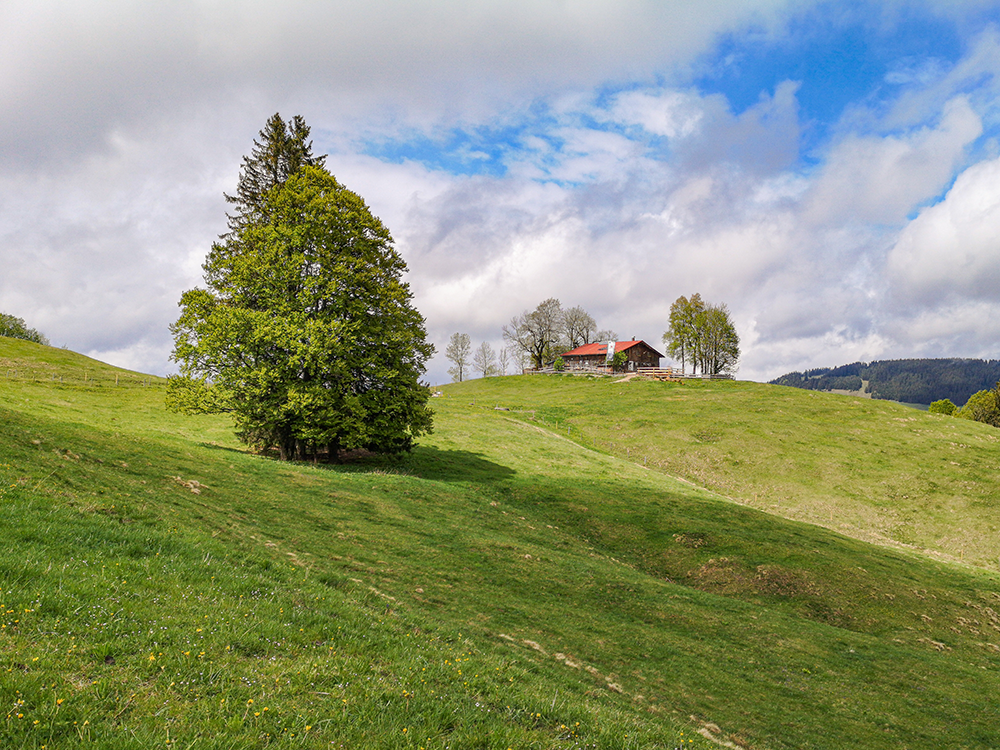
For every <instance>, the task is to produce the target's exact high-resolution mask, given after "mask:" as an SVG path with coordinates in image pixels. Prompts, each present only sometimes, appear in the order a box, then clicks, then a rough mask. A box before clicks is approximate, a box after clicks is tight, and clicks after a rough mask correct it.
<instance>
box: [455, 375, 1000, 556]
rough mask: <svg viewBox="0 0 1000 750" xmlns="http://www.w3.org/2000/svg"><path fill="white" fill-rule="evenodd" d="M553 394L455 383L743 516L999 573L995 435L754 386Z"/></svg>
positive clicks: (873, 406)
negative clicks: (754, 514) (709, 493)
mask: <svg viewBox="0 0 1000 750" xmlns="http://www.w3.org/2000/svg"><path fill="white" fill-rule="evenodd" d="M560 381H561V382H560ZM555 382H558V383H559V385H558V387H554V383H553V378H552V377H549V378H548V379H546V378H538V377H535V378H488V379H485V380H474V381H471V382H468V383H463V384H462V389H461V392H462V394H463V395H465V396H467V397H468V398H470V399H479V401H480V402H481V403H484V404H488V405H490V406H493V405H496V404H499V405H502V406H504V407H510V408H512V409H514V410H515V411H516V412H518V417H519V418H523V419H529V420H535V421H536V422H537V423H539V424H544V425H545V426H547V427H548V428H550V429H555V430H558V431H559V432H560V434H562V435H568V436H569V437H570V438H571V439H573V440H576V441H577V442H580V443H581V444H583V445H585V446H587V447H593V448H595V449H597V450H599V451H601V452H605V453H608V454H611V455H616V456H619V457H621V458H627V459H629V460H631V461H634V462H638V463H644V465H646V466H648V467H649V468H651V469H656V470H659V471H662V472H665V473H667V474H670V475H673V476H677V477H680V478H683V479H687V480H689V481H691V482H693V483H695V484H697V485H699V486H704V487H707V488H710V489H712V490H714V491H716V492H718V493H720V494H723V495H725V496H727V497H730V498H732V499H734V500H736V501H738V502H740V503H742V504H744V505H748V506H751V507H756V508H759V509H761V510H766V511H768V512H770V513H777V514H779V515H782V516H784V517H786V518H790V519H794V520H800V521H806V522H808V523H811V524H817V525H820V526H825V527H828V528H831V529H834V530H836V531H838V532H841V533H844V534H848V535H850V536H854V537H857V538H859V539H863V540H867V541H873V542H876V543H879V544H894V545H897V546H905V547H908V548H911V549H916V550H921V551H929V552H932V553H935V554H939V555H941V556H943V557H946V558H950V559H957V560H964V561H965V562H970V563H973V564H976V565H981V566H984V567H988V568H990V569H993V570H997V569H998V567H1000V515H998V510H1000V484H998V483H997V481H996V478H997V476H1000V432H998V431H997V430H996V429H995V428H993V427H990V426H988V425H983V424H979V423H976V422H971V421H968V420H964V419H955V418H952V417H947V416H944V415H940V414H927V413H925V412H919V411H917V410H914V409H911V408H908V407H904V406H901V405H899V404H895V403H890V402H885V401H872V400H869V399H864V398H856V397H851V396H841V395H835V394H827V393H817V392H813V391H805V390H800V389H796V388H787V387H781V386H771V385H762V384H759V383H750V382H738V381H737V382H733V381H716V382H704V381H688V382H685V383H684V384H683V385H678V384H674V383H659V382H650V381H644V380H632V381H629V382H625V383H617V382H612V381H611V380H610V379H597V380H589V379H586V378H580V377H570V376H564V377H561V378H559V377H555ZM454 387H455V386H445V387H444V388H445V392H448V390H449V389H450V388H454ZM525 412H526V413H525Z"/></svg>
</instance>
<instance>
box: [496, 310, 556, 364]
mask: <svg viewBox="0 0 1000 750" xmlns="http://www.w3.org/2000/svg"><path fill="white" fill-rule="evenodd" d="M562 329H563V311H562V306H561V305H560V304H559V300H557V299H555V298H554V297H550V298H549V299H547V300H545V301H544V302H542V303H541V304H540V305H539V306H538V307H536V308H535V309H534V310H533V311H532V312H528V311H527V310H525V311H524V312H523V313H521V314H520V315H515V316H514V317H513V318H511V320H510V323H509V324H508V325H505V326H504V327H503V337H504V341H506V342H507V343H508V344H510V345H511V346H513V347H515V348H516V349H517V350H518V351H521V352H523V353H525V354H527V355H528V356H529V357H531V361H532V363H533V364H534V366H535V367H537V368H541V367H542V366H543V365H544V364H545V360H546V359H549V358H551V357H555V356H556V354H558V353H559V352H558V351H557V350H558V349H560V348H561V346H560V344H561V338H562Z"/></svg>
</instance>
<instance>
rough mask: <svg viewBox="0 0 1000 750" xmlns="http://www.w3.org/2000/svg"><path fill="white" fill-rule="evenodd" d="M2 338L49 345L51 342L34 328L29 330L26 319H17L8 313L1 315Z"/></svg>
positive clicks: (0, 334)
mask: <svg viewBox="0 0 1000 750" xmlns="http://www.w3.org/2000/svg"><path fill="white" fill-rule="evenodd" d="M0 336H6V337H7V338H11V339H23V340H24V341H32V342H34V343H36V344H44V345H45V346H48V345H49V340H48V339H47V338H46V337H45V336H44V335H43V334H41V333H39V332H38V331H36V330H35V329H34V328H29V327H28V324H27V323H25V322H24V318H16V317H14V316H13V315H8V314H7V313H0Z"/></svg>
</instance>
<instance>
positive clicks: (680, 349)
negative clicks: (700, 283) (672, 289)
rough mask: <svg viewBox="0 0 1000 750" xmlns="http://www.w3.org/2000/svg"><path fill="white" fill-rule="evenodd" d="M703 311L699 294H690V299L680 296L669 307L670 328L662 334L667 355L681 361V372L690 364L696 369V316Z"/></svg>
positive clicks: (703, 305) (702, 302)
mask: <svg viewBox="0 0 1000 750" xmlns="http://www.w3.org/2000/svg"><path fill="white" fill-rule="evenodd" d="M704 310H705V303H704V301H702V299H701V295H700V294H697V293H695V294H692V295H691V299H688V298H687V297H685V296H683V295H682V296H680V297H678V298H677V299H676V300H674V303H673V304H672V305H671V306H670V327H669V328H668V329H667V330H666V331H665V332H664V334H663V343H664V344H666V347H667V354H668V355H669V356H671V357H673V358H674V359H679V360H680V361H681V372H684V371H685V370H686V367H687V364H688V363H690V364H691V365H692V366H693V367H694V371H695V372H697V368H698V351H697V347H698V326H697V322H698V315H699V314H700V313H702V312H704Z"/></svg>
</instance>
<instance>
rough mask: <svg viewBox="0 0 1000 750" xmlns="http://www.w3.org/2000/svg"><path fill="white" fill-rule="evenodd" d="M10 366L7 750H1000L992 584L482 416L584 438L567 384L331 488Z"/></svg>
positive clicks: (220, 430) (205, 434)
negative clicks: (543, 413) (719, 744)
mask: <svg viewBox="0 0 1000 750" xmlns="http://www.w3.org/2000/svg"><path fill="white" fill-rule="evenodd" d="M0 360H2V361H0V374H2V373H3V371H4V370H6V372H7V373H8V375H9V376H8V377H6V378H3V379H2V380H0V487H2V489H0V533H2V534H3V535H4V537H5V539H6V541H7V544H6V545H5V547H4V552H3V553H0V604H2V605H4V607H3V612H4V617H3V618H0V620H2V622H0V626H2V627H0V700H3V701H4V704H3V706H4V710H5V711H6V713H5V715H4V716H3V720H2V721H0V745H2V746H5V747H42V746H47V747H78V746H80V747H82V746H103V747H150V746H153V745H166V746H170V745H176V746H178V747H191V746H194V747H199V748H200V747H220V748H221V747H247V746H274V747H286V746H287V747H291V746H305V747H331V746H333V747H337V746H344V747H413V748H419V747H434V748H443V747H452V748H463V747H483V748H503V747H518V748H521V747H539V748H540V747H553V748H555V747H559V748H563V747H565V748H571V747H600V748H625V747H637V748H638V747H642V748H646V747H650V748H652V747H660V748H674V747H679V746H681V744H682V743H683V745H684V746H685V747H709V746H714V745H713V744H712V743H710V742H709V740H708V739H705V738H703V736H702V735H701V734H699V733H698V732H699V731H701V732H704V733H707V734H710V735H712V736H713V737H715V738H716V739H717V740H724V741H728V742H730V743H733V744H736V745H738V746H745V747H754V748H805V747H813V748H842V747H848V746H857V747H866V748H880V747H886V748H889V747H893V748H895V747H900V748H901V747H922V746H933V745H940V744H942V743H944V744H946V745H947V746H949V747H970V748H971V747H995V746H997V745H1000V730H998V729H997V726H998V725H1000V721H998V719H1000V716H998V709H997V706H996V705H995V702H994V701H993V700H992V696H995V695H996V694H997V692H998V685H997V682H998V680H997V677H996V674H997V668H998V667H1000V654H998V651H1000V648H998V646H997V645H995V644H997V643H998V642H1000V616H998V614H997V611H998V610H1000V582H998V579H997V576H996V575H995V574H994V573H992V572H990V571H987V570H983V569H975V568H963V567H958V566H954V565H948V564H945V563H942V562H938V561H934V560H930V559H928V558H926V557H922V556H919V555H916V554H914V553H911V552H907V551H899V550H886V549H884V548H879V547H876V546H872V545H869V544H866V543H864V542H861V541H858V540H855V539H849V538H846V537H843V536H840V535H838V534H835V533H832V532H830V531H828V530H825V529H821V528H816V527H814V526H810V525H807V524H802V523H797V522H792V521H788V520H785V519H782V518H778V517H776V516H773V515H769V514H765V513H762V512H759V511H757V510H754V509H752V508H747V507H742V506H740V505H738V504H734V503H732V502H729V501H727V500H725V499H723V498H721V497H718V496H714V495H712V494H710V493H708V492H705V491H703V490H700V489H697V488H695V487H692V486H691V485H688V484H685V483H682V482H678V481H676V480H673V479H671V478H670V477H667V476H665V475H664V474H662V473H659V472H654V471H649V470H646V469H643V468H642V467H641V466H637V465H635V464H634V463H630V462H628V461H623V460H621V459H620V458H618V457H616V456H614V455H608V454H606V453H602V452H595V451H593V450H590V449H589V448H587V447H581V446H580V445H577V444H575V443H574V442H572V441H571V440H567V439H566V438H565V437H563V436H562V435H560V434H557V433H556V432H554V431H553V430H550V429H548V428H547V427H545V426H540V425H537V424H531V423H527V422H525V421H524V419H523V418H524V417H525V416H526V415H525V414H520V415H517V414H514V413H511V412H499V411H494V410H493V406H494V404H493V403H492V402H490V403H486V402H484V400H483V395H482V394H485V393H487V392H489V393H490V394H491V395H490V399H491V401H492V400H493V399H496V398H497V397H499V395H500V394H499V392H498V391H496V390H495V389H497V388H500V389H505V391H504V392H506V393H507V394H508V395H511V396H513V395H514V394H517V393H520V394H521V395H522V397H523V398H522V401H521V404H522V405H524V406H526V407H530V408H534V409H536V413H535V416H536V418H537V416H538V415H539V412H538V411H537V410H538V409H540V408H542V409H556V408H557V407H560V406H561V408H565V409H576V408H577V407H576V406H575V405H574V404H575V399H576V398H578V397H587V394H586V393H583V392H579V393H578V392H575V391H573V388H574V387H575V385H573V383H572V382H571V381H568V380H566V379H559V378H553V379H549V380H547V381H545V383H544V384H543V383H539V382H536V381H531V380H530V379H523V378H517V379H514V378H511V379H505V380H503V381H494V382H487V383H475V384H468V385H464V386H462V387H454V388H448V389H447V394H448V395H446V396H445V397H444V398H441V399H436V400H435V402H434V406H435V408H436V411H437V428H436V432H435V434H434V435H433V436H431V437H430V438H429V439H426V440H424V441H422V443H421V445H420V446H419V447H418V448H417V449H416V450H415V451H414V452H413V454H412V455H410V456H407V457H405V458H403V459H401V460H399V461H372V462H370V463H368V464H366V465H352V466H345V467H332V468H331V467H313V466H308V465H288V464H279V463H277V462H273V461H270V460H265V459H262V458H259V457H255V456H251V455H248V454H245V453H243V452H242V451H240V450H239V449H238V447H237V446H235V445H234V443H233V442H232V438H231V435H230V433H229V432H228V430H227V426H226V424H225V423H224V421H221V420H216V419H210V418H189V417H181V416H178V415H171V414H168V413H166V412H164V411H163V410H162V398H163V385H162V381H158V380H155V379H148V378H145V377H143V376H139V375H134V374H126V373H123V372H121V371H115V370H113V368H109V367H107V366H103V365H100V364H99V363H94V362H91V361H87V360H85V359H83V358H80V357H76V356H75V355H70V354H69V353H66V352H61V351H59V350H54V349H49V348H44V347H35V346H33V345H28V344H24V343H22V342H12V341H9V340H5V339H0ZM116 377H117V378H118V385H117V386H116V385H115V384H114V381H115V378H116ZM144 382H145V383H148V385H143V383H144ZM589 385H590V386H592V387H593V388H594V389H595V390H593V391H591V392H590V396H591V397H597V396H599V395H600V394H601V393H604V394H606V395H610V394H613V393H615V392H614V391H608V390H604V391H602V390H601V389H608V388H610V387H611V384H608V383H602V382H594V383H590V384H589ZM629 385H631V384H629ZM519 386H520V388H519ZM617 387H618V388H621V387H628V386H617ZM491 389H493V390H491ZM665 393H667V391H661V392H660V394H658V396H662V395H663V394H665ZM477 394H478V395H477ZM654 395H656V394H654ZM703 395H704V396H705V397H706V398H707V397H711V398H720V399H721V398H724V397H725V394H724V393H723V394H721V395H720V392H717V391H713V390H706V391H704V392H703ZM560 396H561V397H562V400H561V399H560ZM541 398H544V399H548V404H547V405H545V404H541V403H537V404H536V403H535V402H536V401H537V400H538V399H541ZM654 400H655V398H654ZM508 401H509V403H513V401H512V400H510V399H509V400H508ZM585 411H586V410H584V409H582V408H581V410H580V412H579V413H580V414H583V413H585ZM548 416H549V417H550V418H555V417H557V416H559V414H557V413H556V412H552V413H550V414H549V415H548ZM567 426H568V425H567ZM560 429H562V427H561V426H560ZM577 429H580V430H581V431H582V428H577ZM574 431H575V430H574ZM574 437H575V436H574ZM196 491H197V492H196ZM265 709H266V710H265ZM168 743H169V744H168Z"/></svg>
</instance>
